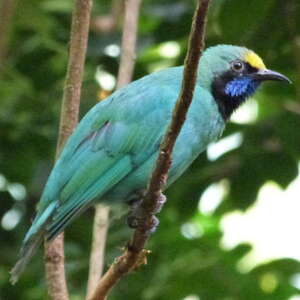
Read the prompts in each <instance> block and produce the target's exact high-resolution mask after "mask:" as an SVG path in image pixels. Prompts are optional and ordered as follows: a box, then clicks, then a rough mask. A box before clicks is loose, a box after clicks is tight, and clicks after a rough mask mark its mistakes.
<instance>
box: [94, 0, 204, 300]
mask: <svg viewBox="0 0 300 300" xmlns="http://www.w3.org/2000/svg"><path fill="white" fill-rule="evenodd" d="M209 3H210V0H202V1H201V0H199V1H198V6H197V9H196V11H195V14H194V18H193V24H192V30H191V35H190V40H189V47H188V53H187V56H186V59H185V67H184V77H183V82H182V87H181V92H180V95H179V98H178V100H177V103H176V107H175V109H174V112H173V118H172V122H171V125H170V126H169V129H168V131H167V134H166V136H165V138H164V140H163V142H162V144H161V148H160V154H159V157H158V160H157V163H156V167H155V169H154V172H153V174H152V176H151V180H150V184H149V187H148V189H147V192H146V195H145V197H144V199H143V201H142V204H141V209H142V210H143V215H144V217H145V218H144V220H143V223H141V224H139V226H138V228H137V229H136V230H135V232H134V235H133V238H132V239H131V241H130V242H129V246H128V248H127V250H126V251H125V253H124V254H123V255H122V256H120V257H118V258H117V259H116V261H115V262H114V264H112V265H111V267H110V268H109V269H108V271H107V272H106V273H105V274H104V276H103V277H102V279H101V280H100V282H99V283H98V285H97V288H96V290H95V293H94V295H93V296H92V297H91V298H90V299H89V300H104V299H105V298H106V296H107V295H108V293H109V291H110V290H111V289H112V287H113V286H114V285H115V284H116V283H117V282H118V281H119V280H120V279H121V278H122V277H123V276H124V275H125V274H127V273H129V272H131V271H132V270H134V269H136V268H137V267H139V265H141V264H143V263H144V262H145V255H146V254H147V251H145V250H143V249H144V246H145V243H146V241H147V239H148V238H149V229H151V228H153V222H154V214H155V212H156V208H157V207H158V206H159V202H160V200H161V191H162V189H163V187H164V185H165V183H166V180H167V174H168V170H169V168H170V165H171V154H172V150H173V147H174V144H175V141H176V138H177V136H178V135H179V132H180V129H181V127H182V125H183V123H184V121H185V118H186V114H187V111H188V108H189V106H190V104H191V101H192V98H193V92H194V87H195V83H196V77H197V70H198V63H199V59H200V57H201V54H202V51H203V48H204V31H205V23H206V15H207V11H208V6H209Z"/></svg>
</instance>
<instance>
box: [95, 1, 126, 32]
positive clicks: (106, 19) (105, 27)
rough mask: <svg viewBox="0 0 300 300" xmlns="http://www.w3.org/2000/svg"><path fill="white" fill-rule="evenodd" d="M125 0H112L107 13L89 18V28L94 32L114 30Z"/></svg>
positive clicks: (120, 17)
mask: <svg viewBox="0 0 300 300" xmlns="http://www.w3.org/2000/svg"><path fill="white" fill-rule="evenodd" d="M124 1H125V0H112V1H111V11H110V13H109V14H106V15H100V16H96V17H94V18H93V19H92V20H91V30H92V31H94V32H96V33H104V34H108V33H111V32H114V31H115V30H116V28H117V26H118V24H119V22H120V20H121V19H122V16H123V11H124Z"/></svg>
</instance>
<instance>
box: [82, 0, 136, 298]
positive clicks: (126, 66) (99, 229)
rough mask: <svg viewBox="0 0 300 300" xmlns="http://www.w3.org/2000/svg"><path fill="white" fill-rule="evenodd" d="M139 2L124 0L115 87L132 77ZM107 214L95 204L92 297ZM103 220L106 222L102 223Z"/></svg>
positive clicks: (99, 264)
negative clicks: (120, 52) (123, 15)
mask: <svg viewBox="0 0 300 300" xmlns="http://www.w3.org/2000/svg"><path fill="white" fill-rule="evenodd" d="M140 4H141V0H126V2H125V18H124V30H123V37H122V45H121V48H122V55H121V60H120V67H119V72H118V80H117V88H121V87H122V86H124V85H126V84H128V83H129V82H130V81H131V78H132V74H133V69H134V64H135V49H136V35H137V27H138V17H139V9H140ZM108 214H109V208H108V207H107V206H103V205H97V206H96V212H95V220H94V230H93V246H92V251H91V259H90V269H89V280H88V289H87V295H88V296H87V297H88V298H90V297H92V294H93V292H94V290H95V288H96V286H97V283H98V281H99V279H100V277H101V275H102V270H103V265H104V262H103V261H104V248H105V241H106V232H107V229H108V226H107V223H108ZM100 219H101V221H100ZM104 219H105V220H104ZM105 221H106V224H103V222H105Z"/></svg>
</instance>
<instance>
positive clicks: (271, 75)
mask: <svg viewBox="0 0 300 300" xmlns="http://www.w3.org/2000/svg"><path fill="white" fill-rule="evenodd" d="M253 77H254V79H256V80H259V81H265V80H277V81H285V82H288V83H292V81H291V80H290V79H288V78H287V77H286V76H284V75H282V74H280V73H278V72H275V71H272V70H268V69H261V70H258V71H257V72H256V73H255V74H253Z"/></svg>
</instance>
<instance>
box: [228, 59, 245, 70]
mask: <svg viewBox="0 0 300 300" xmlns="http://www.w3.org/2000/svg"><path fill="white" fill-rule="evenodd" d="M231 69H232V70H233V71H235V72H242V71H243V70H244V64H243V63H242V62H241V61H234V62H233V63H232V64H231Z"/></svg>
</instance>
